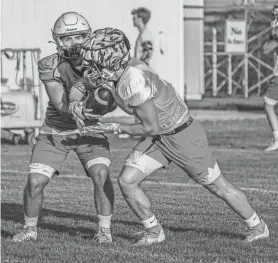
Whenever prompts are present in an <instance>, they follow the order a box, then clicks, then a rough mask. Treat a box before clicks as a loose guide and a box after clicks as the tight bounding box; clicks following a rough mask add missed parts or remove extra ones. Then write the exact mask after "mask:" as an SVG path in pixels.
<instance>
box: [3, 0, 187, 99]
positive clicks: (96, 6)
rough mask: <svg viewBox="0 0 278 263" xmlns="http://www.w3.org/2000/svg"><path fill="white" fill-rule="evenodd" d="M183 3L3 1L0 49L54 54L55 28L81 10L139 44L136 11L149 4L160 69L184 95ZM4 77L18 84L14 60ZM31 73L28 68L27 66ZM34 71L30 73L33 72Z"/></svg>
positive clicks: (142, 0)
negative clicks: (134, 20)
mask: <svg viewBox="0 0 278 263" xmlns="http://www.w3.org/2000/svg"><path fill="white" fill-rule="evenodd" d="M182 5H183V1H182V0H171V1H169V0H160V1H158V0H77V1H76V0H74V1H73V0H47V1H43V0H2V12H1V21H2V26H1V34H2V41H1V45H2V47H1V48H23V47H24V48H31V47H33V48H35V47H39V48H41V49H42V56H47V55H49V54H51V53H54V52H55V45H54V44H49V43H48V41H50V40H52V35H51V28H52V27H53V24H54V22H55V20H56V19H57V18H58V17H59V16H60V15H61V14H62V13H64V12H67V11H76V12H78V13H80V14H82V15H83V16H85V17H86V18H87V19H88V21H89V23H90V24H91V27H92V29H93V30H94V29H98V28H102V27H116V28H119V29H121V30H123V31H124V32H125V33H126V34H127V36H128V38H129V39H130V42H131V43H132V44H134V43H135V39H136V36H137V33H138V32H137V29H136V28H134V27H133V24H132V16H131V14H130V12H131V10H132V9H133V8H136V7H140V6H144V7H147V8H149V9H150V10H151V12H152V17H151V20H150V22H149V28H150V30H151V32H152V33H153V37H154V39H155V51H156V52H155V58H156V61H155V66H154V68H155V70H156V71H157V72H158V73H160V74H161V76H162V77H163V78H165V79H166V80H168V81H170V82H171V83H172V84H173V85H174V86H175V87H176V89H177V91H178V92H179V93H180V94H181V95H183V86H184V80H183V76H184V70H183V63H184V61H183V10H182ZM159 30H161V31H163V35H164V37H163V38H164V44H163V46H164V55H161V54H160V53H159V52H157V51H158V48H159V42H160V41H159V40H160V39H159ZM5 63H6V64H5V65H4V66H3V75H4V77H8V78H9V79H10V82H13V79H14V75H15V70H14V68H15V62H13V64H12V65H11V63H8V62H5ZM27 71H28V70H27ZM28 72H30V71H28Z"/></svg>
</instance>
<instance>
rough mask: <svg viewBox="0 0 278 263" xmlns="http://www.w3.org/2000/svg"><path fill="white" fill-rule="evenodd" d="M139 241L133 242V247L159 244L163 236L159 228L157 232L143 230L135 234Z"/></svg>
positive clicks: (163, 238)
mask: <svg viewBox="0 0 278 263" xmlns="http://www.w3.org/2000/svg"><path fill="white" fill-rule="evenodd" d="M135 235H136V236H139V239H138V240H137V241H136V242H135V244H134V246H149V245H151V244H155V243H161V242H163V241H164V240H165V234H164V231H163V229H162V228H161V229H160V230H159V232H152V231H150V230H144V231H141V232H138V233H136V234H135Z"/></svg>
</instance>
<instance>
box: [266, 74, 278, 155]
mask: <svg viewBox="0 0 278 263" xmlns="http://www.w3.org/2000/svg"><path fill="white" fill-rule="evenodd" d="M264 102H265V113H266V117H267V120H268V123H269V125H270V128H271V130H272V133H273V142H272V143H271V144H270V146H269V147H267V148H266V149H265V151H267V152H268V151H275V150H278V119H277V115H276V113H275V109H274V107H275V105H276V104H277V102H278V77H273V78H272V79H271V81H270V83H269V87H268V89H267V92H266V94H265V96H264Z"/></svg>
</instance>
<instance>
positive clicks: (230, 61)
mask: <svg viewBox="0 0 278 263" xmlns="http://www.w3.org/2000/svg"><path fill="white" fill-rule="evenodd" d="M232 89H233V73H232V54H231V53H229V55H228V94H229V95H232Z"/></svg>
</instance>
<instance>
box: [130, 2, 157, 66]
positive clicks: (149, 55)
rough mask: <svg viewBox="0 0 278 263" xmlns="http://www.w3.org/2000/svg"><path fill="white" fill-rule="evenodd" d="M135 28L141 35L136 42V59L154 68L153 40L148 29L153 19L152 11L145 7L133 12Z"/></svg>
mask: <svg viewBox="0 0 278 263" xmlns="http://www.w3.org/2000/svg"><path fill="white" fill-rule="evenodd" d="M131 14H132V16H133V17H132V20H133V26H134V27H137V29H138V31H139V35H138V37H137V39H136V42H135V50H134V57H135V58H138V59H140V60H141V61H143V62H145V63H146V64H147V65H148V66H152V63H151V60H152V59H153V38H152V34H151V32H150V31H149V29H148V28H147V23H148V22H149V20H150V17H151V11H150V10H148V9H147V8H145V7H139V8H137V9H133V10H132V11H131Z"/></svg>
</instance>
